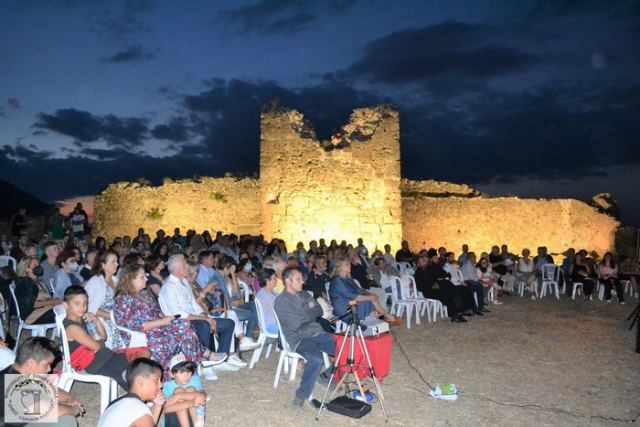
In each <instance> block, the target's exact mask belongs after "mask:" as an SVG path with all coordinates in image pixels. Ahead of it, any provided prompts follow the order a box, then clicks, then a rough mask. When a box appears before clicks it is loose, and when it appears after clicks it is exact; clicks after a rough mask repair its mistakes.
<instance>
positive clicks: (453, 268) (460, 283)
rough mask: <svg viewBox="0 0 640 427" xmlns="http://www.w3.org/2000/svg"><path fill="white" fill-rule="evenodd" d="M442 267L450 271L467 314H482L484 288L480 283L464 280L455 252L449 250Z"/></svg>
mask: <svg viewBox="0 0 640 427" xmlns="http://www.w3.org/2000/svg"><path fill="white" fill-rule="evenodd" d="M442 269H443V270H444V271H445V272H447V273H449V277H450V279H449V280H451V283H453V284H454V285H455V287H456V292H457V293H458V297H460V299H461V300H462V304H463V305H464V307H466V308H467V314H469V313H474V314H476V315H478V316H482V315H483V312H482V310H481V308H480V300H481V299H483V298H484V289H483V287H482V285H480V284H474V283H467V282H466V281H465V280H464V277H463V275H462V271H461V270H460V267H459V266H458V265H457V264H456V261H455V256H454V254H453V252H447V254H446V262H445V264H444V266H443V267H442ZM474 295H475V299H477V300H478V307H476V303H475V299H474ZM469 310H470V311H469Z"/></svg>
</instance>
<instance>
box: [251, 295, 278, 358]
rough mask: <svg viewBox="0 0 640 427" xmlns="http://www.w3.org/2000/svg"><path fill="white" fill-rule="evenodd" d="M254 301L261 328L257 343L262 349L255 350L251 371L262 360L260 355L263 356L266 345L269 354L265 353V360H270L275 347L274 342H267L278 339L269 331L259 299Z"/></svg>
mask: <svg viewBox="0 0 640 427" xmlns="http://www.w3.org/2000/svg"><path fill="white" fill-rule="evenodd" d="M254 301H255V304H256V311H257V312H258V327H259V328H260V335H258V340H257V342H258V344H259V345H260V347H258V348H256V349H255V350H253V355H252V356H251V363H249V369H253V366H254V365H255V364H256V362H257V361H258V360H259V359H260V355H261V354H262V349H263V348H264V346H265V345H266V346H267V352H266V353H265V355H264V358H265V359H268V358H269V355H270V354H271V347H272V346H273V342H272V341H269V343H268V344H267V340H268V339H275V340H277V339H278V334H272V333H271V332H269V331H267V324H266V321H265V319H264V307H262V303H261V302H260V300H259V299H258V298H255V299H254Z"/></svg>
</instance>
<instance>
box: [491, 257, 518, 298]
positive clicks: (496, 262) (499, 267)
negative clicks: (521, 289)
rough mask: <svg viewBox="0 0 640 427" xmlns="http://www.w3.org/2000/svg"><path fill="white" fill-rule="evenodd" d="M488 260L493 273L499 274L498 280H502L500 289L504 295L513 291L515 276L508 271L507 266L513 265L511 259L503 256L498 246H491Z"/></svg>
mask: <svg viewBox="0 0 640 427" xmlns="http://www.w3.org/2000/svg"><path fill="white" fill-rule="evenodd" d="M489 262H490V263H491V270H493V273H494V274H497V275H499V277H498V280H500V281H501V282H502V289H503V291H504V293H505V294H506V295H511V294H512V293H513V292H514V284H515V278H514V277H513V274H511V273H510V272H509V267H510V266H511V265H513V261H511V259H510V258H505V257H504V256H503V254H501V253H500V248H499V247H498V246H493V247H492V248H491V253H490V254H489Z"/></svg>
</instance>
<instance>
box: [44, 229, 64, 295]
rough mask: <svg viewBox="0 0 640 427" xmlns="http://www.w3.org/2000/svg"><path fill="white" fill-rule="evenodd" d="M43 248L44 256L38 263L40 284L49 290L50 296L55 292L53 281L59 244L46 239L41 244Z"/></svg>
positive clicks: (56, 267)
mask: <svg viewBox="0 0 640 427" xmlns="http://www.w3.org/2000/svg"><path fill="white" fill-rule="evenodd" d="M43 249H44V254H45V256H46V258H45V259H44V261H42V262H41V263H40V267H42V276H40V284H41V285H42V287H43V288H45V289H46V290H47V291H48V292H49V295H50V296H53V294H54V292H55V289H54V287H53V281H54V280H55V277H56V273H57V272H58V266H57V265H56V261H57V259H58V254H59V253H60V246H58V244H57V243H56V242H54V241H48V242H46V243H45V244H44V245H43Z"/></svg>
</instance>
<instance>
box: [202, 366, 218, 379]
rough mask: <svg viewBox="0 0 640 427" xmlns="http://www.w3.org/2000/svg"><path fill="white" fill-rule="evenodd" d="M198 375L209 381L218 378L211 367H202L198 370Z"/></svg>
mask: <svg viewBox="0 0 640 427" xmlns="http://www.w3.org/2000/svg"><path fill="white" fill-rule="evenodd" d="M200 375H201V376H204V378H205V379H207V380H209V381H215V380H217V379H218V376H217V375H216V372H215V371H214V370H213V368H202V369H201V370H200Z"/></svg>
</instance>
